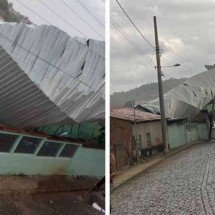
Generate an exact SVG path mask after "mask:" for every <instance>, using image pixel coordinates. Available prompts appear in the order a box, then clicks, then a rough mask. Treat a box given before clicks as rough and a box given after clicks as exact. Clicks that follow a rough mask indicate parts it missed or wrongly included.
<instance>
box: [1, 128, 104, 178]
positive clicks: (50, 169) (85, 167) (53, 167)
mask: <svg viewBox="0 0 215 215" xmlns="http://www.w3.org/2000/svg"><path fill="white" fill-rule="evenodd" d="M0 133H1V134H16V135H18V139H17V140H16V141H15V142H14V145H13V147H12V149H11V150H10V151H9V152H2V151H1V152H0V174H1V175H18V174H23V175H88V176H104V175H105V151H104V150H99V149H92V148H85V147H82V145H79V146H78V149H77V150H76V152H75V154H74V155H73V156H72V157H60V156H59V153H60V151H58V152H57V154H56V156H52V157H51V156H39V155H38V154H37V153H38V152H39V149H40V148H41V147H42V145H43V144H44V142H45V140H47V139H45V138H41V137H40V138H41V139H42V141H41V143H40V144H38V146H37V148H36V150H35V152H34V153H32V154H30V153H15V149H16V147H17V146H18V145H19V141H20V139H21V138H22V137H23V136H28V137H35V136H30V135H19V134H17V133H13V132H4V131H0ZM55 142H60V141H55ZM62 144H65V142H63V143H62ZM69 144H71V143H69ZM74 144H75V143H74ZM3 146H4V145H3ZM1 150H2V142H1ZM60 150H62V148H61V149H60Z"/></svg>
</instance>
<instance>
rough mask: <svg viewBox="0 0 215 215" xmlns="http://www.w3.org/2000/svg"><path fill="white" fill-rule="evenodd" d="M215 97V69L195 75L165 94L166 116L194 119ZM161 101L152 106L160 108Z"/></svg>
mask: <svg viewBox="0 0 215 215" xmlns="http://www.w3.org/2000/svg"><path fill="white" fill-rule="evenodd" d="M214 96H215V68H213V69H210V70H207V71H205V72H202V73H199V74H197V75H194V76H193V77H191V78H189V79H187V80H186V82H184V83H183V84H181V85H179V86H177V87H174V88H173V89H172V90H170V91H169V92H167V93H165V94H164V102H165V111H166V115H167V116H169V117H172V118H185V117H194V116H195V115H197V114H198V113H199V112H200V111H201V110H203V109H204V108H205V107H206V106H207V104H209V103H210V102H211V101H212V100H213V99H214ZM158 101H159V100H158V99H156V100H153V101H152V102H150V105H153V106H155V107H159V102H158Z"/></svg>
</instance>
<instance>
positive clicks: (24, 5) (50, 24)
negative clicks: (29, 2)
mask: <svg viewBox="0 0 215 215" xmlns="http://www.w3.org/2000/svg"><path fill="white" fill-rule="evenodd" d="M16 1H17V2H18V3H19V4H21V5H22V6H23V7H25V8H26V9H27V10H29V11H31V12H32V13H33V14H34V15H36V16H38V17H39V18H40V19H42V20H43V21H45V22H47V23H48V24H49V25H52V24H51V23H50V22H49V21H48V20H46V19H45V18H43V17H41V16H40V15H39V14H37V13H36V12H34V11H33V10H31V9H30V8H29V7H27V6H26V5H25V4H23V3H22V2H21V1H19V0H16Z"/></svg>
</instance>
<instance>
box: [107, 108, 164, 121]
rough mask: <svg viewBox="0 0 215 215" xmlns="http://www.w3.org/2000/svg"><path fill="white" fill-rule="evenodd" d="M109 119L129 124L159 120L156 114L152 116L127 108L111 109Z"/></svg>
mask: <svg viewBox="0 0 215 215" xmlns="http://www.w3.org/2000/svg"><path fill="white" fill-rule="evenodd" d="M110 117H111V118H115V119H121V120H125V121H130V122H132V123H133V122H137V123H140V122H150V121H159V120H160V119H161V118H160V116H159V115H157V114H152V113H148V112H143V111H140V110H135V111H134V109H131V108H127V107H121V108H113V109H111V112H110Z"/></svg>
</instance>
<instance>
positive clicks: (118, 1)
mask: <svg viewBox="0 0 215 215" xmlns="http://www.w3.org/2000/svg"><path fill="white" fill-rule="evenodd" d="M116 2H117V4H118V5H119V6H120V8H121V10H122V11H123V13H124V14H125V15H126V17H127V18H128V20H129V21H130V22H131V24H132V25H133V26H134V28H135V29H136V30H137V31H138V33H139V34H140V35H141V37H142V38H143V39H144V40H145V41H146V42H147V43H148V44H149V45H150V46H151V47H152V48H153V49H155V47H154V46H153V45H152V44H151V43H150V42H149V41H148V39H147V38H146V37H145V36H144V35H143V34H142V32H141V31H140V30H139V29H138V27H137V26H136V24H135V23H134V22H133V21H132V19H131V18H130V17H129V15H128V14H127V12H126V11H125V9H124V8H123V7H122V5H121V4H120V3H119V1H118V0H116Z"/></svg>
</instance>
